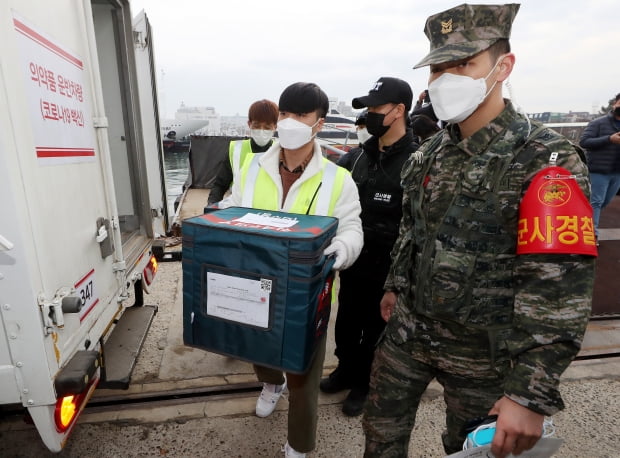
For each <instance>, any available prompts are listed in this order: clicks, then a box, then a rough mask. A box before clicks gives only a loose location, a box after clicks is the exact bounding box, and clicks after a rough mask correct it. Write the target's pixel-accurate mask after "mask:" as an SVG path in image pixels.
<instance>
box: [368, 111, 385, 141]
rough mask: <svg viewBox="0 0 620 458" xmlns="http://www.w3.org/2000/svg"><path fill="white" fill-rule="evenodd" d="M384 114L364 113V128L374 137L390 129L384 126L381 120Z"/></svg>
mask: <svg viewBox="0 0 620 458" xmlns="http://www.w3.org/2000/svg"><path fill="white" fill-rule="evenodd" d="M384 119H385V115H384V114H383V113H370V112H368V114H367V115H366V129H368V133H369V134H370V135H374V136H375V137H383V135H385V133H386V132H387V131H388V130H389V129H390V126H384V125H383V120H384Z"/></svg>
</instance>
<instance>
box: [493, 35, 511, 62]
mask: <svg viewBox="0 0 620 458" xmlns="http://www.w3.org/2000/svg"><path fill="white" fill-rule="evenodd" d="M488 50H489V53H490V54H491V57H492V58H493V59H497V58H498V57H499V56H501V55H503V54H508V53H509V52H510V41H508V39H507V38H502V39H500V40H497V41H496V42H495V43H493V44H492V45H491V46H489V48H488Z"/></svg>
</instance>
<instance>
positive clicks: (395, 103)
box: [320, 77, 418, 416]
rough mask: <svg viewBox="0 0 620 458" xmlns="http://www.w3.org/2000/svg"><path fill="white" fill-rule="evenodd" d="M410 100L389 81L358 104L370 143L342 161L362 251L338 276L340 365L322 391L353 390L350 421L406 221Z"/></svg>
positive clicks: (398, 83) (407, 91)
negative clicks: (358, 218)
mask: <svg viewBox="0 0 620 458" xmlns="http://www.w3.org/2000/svg"><path fill="white" fill-rule="evenodd" d="M412 98H413V96H412V92H411V87H410V86H409V84H408V83H407V82H406V81H403V80H401V79H398V78H390V77H383V78H379V80H378V81H377V82H375V83H374V85H373V87H372V88H371V89H370V91H369V93H368V95H366V96H363V97H357V98H355V99H353V107H354V108H363V107H368V112H367V114H366V121H365V124H366V127H367V129H368V132H369V133H370V134H371V135H372V137H370V139H368V140H366V142H364V143H363V144H362V147H361V148H359V149H357V150H354V151H351V152H349V153H347V154H346V155H344V156H343V157H342V158H341V159H340V161H338V165H342V166H343V167H345V168H347V169H348V170H350V171H351V175H352V176H353V180H355V184H356V185H357V187H358V190H359V194H360V200H361V204H362V227H363V230H364V247H363V249H362V253H361V255H360V257H359V258H358V259H357V261H355V263H354V264H353V265H352V266H351V267H349V268H348V269H346V270H342V271H341V272H340V291H339V294H338V314H337V317H336V326H335V339H336V351H335V353H336V356H337V357H338V366H337V368H336V369H335V370H334V371H333V372H332V373H331V374H330V375H329V377H327V378H325V379H323V380H322V381H321V385H320V387H321V390H322V391H323V392H325V393H335V392H338V391H342V390H345V389H349V388H350V389H351V391H350V392H349V393H348V395H347V397H346V399H345V400H344V402H343V404H342V411H343V413H344V414H345V415H348V416H357V415H360V414H361V413H362V408H363V406H364V402H365V401H366V395H367V394H368V381H369V378H370V366H371V364H372V359H373V354H374V350H375V345H376V343H377V339H378V338H379V335H380V334H381V332H383V328H384V327H385V321H384V320H383V319H382V318H381V313H380V308H379V303H380V301H381V297H382V296H383V283H384V282H385V277H386V275H387V272H388V268H389V266H390V250H391V249H392V245H393V244H394V241H395V240H396V237H397V235H398V223H399V222H400V218H401V215H402V211H401V200H402V188H401V185H400V173H401V170H402V168H403V164H404V163H405V161H407V159H409V156H410V155H411V153H413V152H414V151H415V150H416V149H417V147H418V144H417V143H416V142H415V140H414V136H413V133H412V131H411V128H410V127H409V122H408V121H409V118H408V113H409V110H410V109H411V102H412Z"/></svg>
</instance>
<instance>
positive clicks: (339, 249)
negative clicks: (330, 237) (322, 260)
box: [323, 240, 347, 270]
mask: <svg viewBox="0 0 620 458" xmlns="http://www.w3.org/2000/svg"><path fill="white" fill-rule="evenodd" d="M323 254H324V255H325V256H330V255H334V258H335V261H334V267H333V269H334V270H339V269H340V268H342V266H343V265H344V263H345V261H346V260H347V247H346V246H344V243H342V242H341V241H340V240H334V241H333V242H332V243H331V245H329V246H328V247H327V248H325V251H324V252H323Z"/></svg>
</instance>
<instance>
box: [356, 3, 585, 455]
mask: <svg viewBox="0 0 620 458" xmlns="http://www.w3.org/2000/svg"><path fill="white" fill-rule="evenodd" d="M518 9H519V5H518V4H506V5H468V4H463V5H459V6H457V7H454V8H451V9H449V10H446V11H443V12H441V13H438V14H435V15H432V16H430V17H429V18H428V19H427V21H426V26H425V33H426V35H427V37H428V38H429V40H430V53H429V54H428V55H427V56H426V57H425V58H424V59H422V61H421V62H419V63H418V64H417V65H416V66H415V67H414V68H419V67H423V66H430V76H429V86H428V88H429V93H430V97H431V100H432V103H433V109H434V111H435V113H436V114H437V116H438V118H439V119H440V120H442V121H446V122H447V123H448V125H447V126H446V127H445V128H444V129H443V130H442V131H441V133H439V134H437V135H435V136H433V137H432V138H431V139H430V140H429V141H427V142H425V143H424V144H423V145H421V146H420V149H419V150H418V151H416V152H415V153H414V156H413V157H412V160H410V161H408V162H407V164H406V165H405V168H404V169H403V173H402V175H401V178H402V184H403V189H404V193H403V207H402V208H403V217H402V220H401V224H400V229H399V237H398V240H397V241H396V242H395V244H394V249H393V250H392V265H391V267H390V270H389V274H388V276H387V280H386V282H385V285H384V288H385V290H386V293H385V294H384V296H383V299H382V301H381V313H382V316H383V317H384V319H385V320H387V325H386V328H385V333H384V334H383V336H382V338H381V339H380V342H379V344H378V346H377V348H376V350H375V358H374V362H373V367H372V373H371V379H370V392H369V394H368V401H367V402H366V405H365V411H364V417H363V421H362V425H363V429H364V433H365V436H366V448H365V454H364V456H365V457H366V458H370V457H387V456H390V457H406V456H407V448H408V444H409V439H410V436H411V433H412V430H413V427H414V425H415V419H416V413H417V409H418V406H419V403H420V399H421V397H422V394H423V393H424V391H425V390H426V388H427V386H428V384H429V383H430V382H431V380H433V379H437V381H438V382H439V383H440V384H441V385H442V386H443V397H444V401H445V403H446V430H445V431H444V433H443V434H442V440H443V445H444V449H445V451H446V454H452V453H455V452H458V451H460V450H462V448H463V441H464V439H465V430H464V427H465V426H466V425H467V423H468V422H469V421H471V420H473V419H475V418H477V417H485V416H492V415H497V419H496V425H495V434H494V437H493V441H492V444H491V452H492V454H493V456H495V457H497V458H504V457H506V456H507V455H508V454H509V453H512V454H514V455H519V454H521V453H523V452H524V451H525V450H529V449H531V448H532V447H533V446H534V445H535V444H536V443H537V441H538V440H539V439H540V437H541V435H542V432H543V420H544V416H545V415H547V416H548V415H553V414H555V413H556V412H558V411H559V410H561V409H563V407H564V404H563V402H562V397H561V395H560V391H559V382H560V376H561V374H562V372H563V371H564V370H565V369H566V368H567V367H568V365H569V364H570V362H571V361H572V360H573V358H574V357H575V356H576V355H577V352H578V351H579V348H580V345H581V341H582V339H583V335H584V333H585V329H586V325H587V323H588V319H589V313H590V309H591V306H592V290H593V281H594V265H595V256H596V246H595V240H594V231H593V227H592V216H591V215H592V210H591V208H590V205H589V203H588V201H587V197H588V194H589V180H588V171H587V168H586V166H585V164H584V162H583V158H582V157H581V151H580V150H579V149H578V148H576V147H575V146H574V145H573V144H571V143H570V142H569V141H568V140H567V139H566V138H564V137H563V136H561V135H560V134H558V133H556V132H554V131H552V130H551V129H548V128H545V127H544V126H542V125H540V124H536V123H532V122H531V121H530V120H529V119H528V118H527V117H526V116H525V115H523V114H520V113H518V112H517V111H516V109H515V108H514V107H513V104H512V103H511V102H510V100H507V99H504V98H503V96H502V86H503V82H504V81H505V80H506V79H507V78H508V77H509V76H510V74H511V72H512V69H513V67H514V64H515V55H514V54H513V53H512V52H511V50H510V43H509V38H510V29H511V27H512V22H513V20H514V17H515V16H516V14H517V11H518ZM551 164H554V166H556V167H560V168H563V169H565V171H564V172H562V176H564V177H565V178H564V181H562V182H560V181H558V182H549V181H547V179H546V177H547V175H546V174H547V173H552V172H550V171H549V170H551V169H550V165H551ZM553 173H560V172H559V171H558V172H553ZM555 176H557V175H555ZM540 195H543V196H544V199H540V198H539V196H540ZM524 202H528V204H527V205H522V204H523V203H524ZM530 202H531V203H530ZM558 207H559V208H558ZM554 209H555V211H557V212H559V213H556V214H555V216H544V215H549V213H548V212H552V211H554ZM521 210H523V213H522V212H521ZM568 221H570V222H571V223H570V224H563V223H562V222H565V223H567V222H568ZM577 221H579V222H580V223H579V224H578V223H577ZM540 233H542V234H549V240H547V239H545V238H544V236H543V237H542V241H541V236H540Z"/></svg>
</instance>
